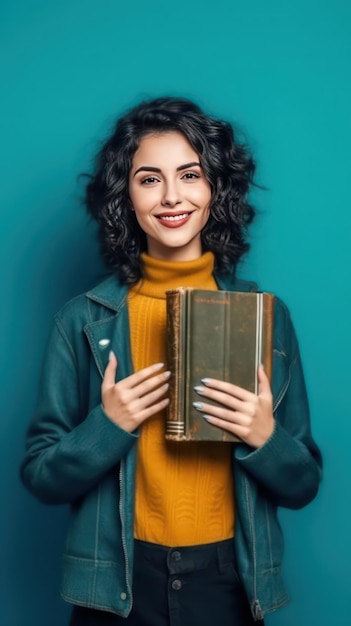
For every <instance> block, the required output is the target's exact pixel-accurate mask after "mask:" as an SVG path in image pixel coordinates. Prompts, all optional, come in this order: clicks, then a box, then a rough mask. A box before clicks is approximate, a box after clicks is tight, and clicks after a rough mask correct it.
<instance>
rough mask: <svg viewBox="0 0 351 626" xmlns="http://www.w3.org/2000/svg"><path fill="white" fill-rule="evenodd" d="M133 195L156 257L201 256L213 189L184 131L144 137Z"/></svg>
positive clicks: (131, 183)
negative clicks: (202, 235)
mask: <svg viewBox="0 0 351 626" xmlns="http://www.w3.org/2000/svg"><path fill="white" fill-rule="evenodd" d="M129 196H130V200H131V203H132V206H133V209H134V211H135V216H136V219H137V221H138V223H139V226H140V228H142V230H143V231H144V232H145V234H146V238H147V248H148V253H149V254H150V256H153V257H155V258H157V259H164V260H169V261H191V260H194V259H197V258H199V257H200V256H201V254H202V249H201V231H202V229H203V228H204V226H205V224H206V222H207V220H208V217H209V214H210V201H211V188H210V184H209V182H208V180H207V179H206V178H205V175H204V173H203V171H202V168H201V165H200V159H199V156H198V154H197V153H196V152H195V150H194V149H193V148H192V146H191V145H190V143H189V142H188V140H187V139H186V138H185V136H184V135H182V133H180V132H177V131H170V132H167V133H163V134H158V135H156V134H152V135H151V134H150V135H146V136H145V137H143V139H142V140H141V141H140V145H139V148H138V150H137V151H136V152H135V154H134V158H133V162H132V167H131V170H130V175H129Z"/></svg>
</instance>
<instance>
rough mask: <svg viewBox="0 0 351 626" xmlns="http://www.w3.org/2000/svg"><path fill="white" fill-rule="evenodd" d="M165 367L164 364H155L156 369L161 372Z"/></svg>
mask: <svg viewBox="0 0 351 626" xmlns="http://www.w3.org/2000/svg"><path fill="white" fill-rule="evenodd" d="M164 366H165V364H164V363H155V368H156V369H158V370H160V369H161V368H162V367H164Z"/></svg>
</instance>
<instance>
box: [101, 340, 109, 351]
mask: <svg viewBox="0 0 351 626" xmlns="http://www.w3.org/2000/svg"><path fill="white" fill-rule="evenodd" d="M110 343H111V340H110V339H100V341H99V342H98V344H99V347H100V348H101V349H102V350H105V348H107V346H109V345H110Z"/></svg>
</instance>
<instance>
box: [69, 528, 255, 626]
mask: <svg viewBox="0 0 351 626" xmlns="http://www.w3.org/2000/svg"><path fill="white" fill-rule="evenodd" d="M133 597H134V602H133V609H132V611H131V613H130V615H129V617H128V618H123V617H119V616H117V615H114V614H112V613H106V612H104V611H95V610H92V609H86V608H81V607H77V606H76V607H74V609H73V612H72V617H71V621H70V626H197V625H198V626H217V625H220V626H254V625H255V626H257V624H258V623H257V622H254V621H253V618H252V616H251V613H250V610H249V607H248V603H247V600H246V596H245V595H244V592H243V589H242V587H241V584H240V582H239V579H238V576H237V573H236V568H235V557H234V540H232V539H229V540H227V541H222V542H220V543H212V544H207V545H201V546H192V547H185V548H167V547H164V546H158V545H155V544H152V543H145V542H143V541H135V559H134V580H133ZM260 624H263V622H260Z"/></svg>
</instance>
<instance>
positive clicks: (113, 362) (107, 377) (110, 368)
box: [102, 350, 117, 389]
mask: <svg viewBox="0 0 351 626" xmlns="http://www.w3.org/2000/svg"><path fill="white" fill-rule="evenodd" d="M116 372H117V358H116V355H115V353H114V352H112V350H111V352H110V354H109V361H108V364H107V367H106V369H105V373H104V377H103V380H102V388H103V389H108V388H109V387H113V386H114V384H115V383H116Z"/></svg>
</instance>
